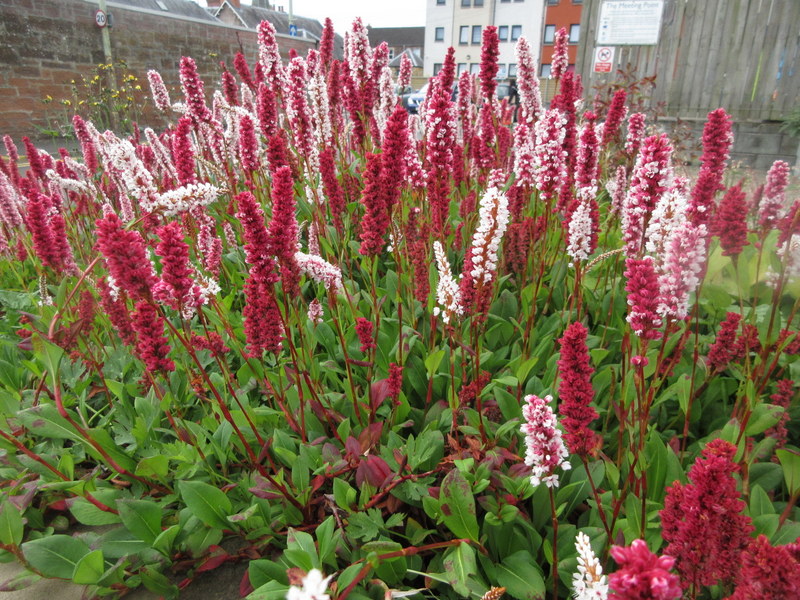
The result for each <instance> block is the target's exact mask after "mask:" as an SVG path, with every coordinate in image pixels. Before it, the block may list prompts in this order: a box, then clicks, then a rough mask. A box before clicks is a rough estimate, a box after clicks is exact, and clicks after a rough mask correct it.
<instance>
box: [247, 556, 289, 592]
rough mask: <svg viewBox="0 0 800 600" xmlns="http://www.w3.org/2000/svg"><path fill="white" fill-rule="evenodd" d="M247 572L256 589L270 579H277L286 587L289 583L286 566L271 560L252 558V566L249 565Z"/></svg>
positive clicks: (251, 583)
mask: <svg viewBox="0 0 800 600" xmlns="http://www.w3.org/2000/svg"><path fill="white" fill-rule="evenodd" d="M247 572H248V574H249V576H250V585H252V586H253V587H254V588H255V589H258V588H260V587H261V586H262V585H264V584H266V583H269V582H270V581H277V582H278V583H280V584H281V585H282V586H284V587H285V586H287V585H289V578H288V577H287V576H286V566H285V565H280V564H278V563H276V562H272V561H271V560H267V559H259V560H252V561H250V566H249V567H247Z"/></svg>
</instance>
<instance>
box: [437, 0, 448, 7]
mask: <svg viewBox="0 0 800 600" xmlns="http://www.w3.org/2000/svg"><path fill="white" fill-rule="evenodd" d="M445 2H446V0H436V6H444V5H445Z"/></svg>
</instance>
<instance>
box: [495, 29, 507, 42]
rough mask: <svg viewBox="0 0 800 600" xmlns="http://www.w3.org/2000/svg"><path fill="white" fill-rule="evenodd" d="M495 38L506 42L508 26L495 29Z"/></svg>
mask: <svg viewBox="0 0 800 600" xmlns="http://www.w3.org/2000/svg"><path fill="white" fill-rule="evenodd" d="M497 37H498V38H499V39H500V41H501V42H507V41H508V25H500V27H498V28H497Z"/></svg>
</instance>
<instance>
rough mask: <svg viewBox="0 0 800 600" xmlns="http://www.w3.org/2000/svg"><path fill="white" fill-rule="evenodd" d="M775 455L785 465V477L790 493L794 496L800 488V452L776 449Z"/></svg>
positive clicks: (782, 465)
mask: <svg viewBox="0 0 800 600" xmlns="http://www.w3.org/2000/svg"><path fill="white" fill-rule="evenodd" d="M775 456H777V457H778V460H779V461H780V463H781V467H783V478H784V480H785V481H786V487H787V488H788V490H789V493H790V494H791V495H792V496H794V495H795V494H796V493H797V492H798V490H800V454H797V453H796V452H793V451H792V450H786V449H781V450H776V451H775Z"/></svg>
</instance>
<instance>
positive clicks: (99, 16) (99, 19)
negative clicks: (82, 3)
mask: <svg viewBox="0 0 800 600" xmlns="http://www.w3.org/2000/svg"><path fill="white" fill-rule="evenodd" d="M94 22H95V23H97V26H98V27H105V26H106V25H108V16H106V13H105V12H104V11H102V10H98V11H97V12H96V13H94Z"/></svg>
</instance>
